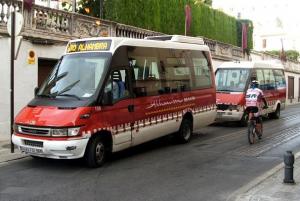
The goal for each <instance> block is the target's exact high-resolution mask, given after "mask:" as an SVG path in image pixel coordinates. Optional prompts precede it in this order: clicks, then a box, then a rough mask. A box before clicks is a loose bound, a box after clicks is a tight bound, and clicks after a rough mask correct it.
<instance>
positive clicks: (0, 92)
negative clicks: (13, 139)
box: [0, 38, 65, 140]
mask: <svg viewBox="0 0 300 201" xmlns="http://www.w3.org/2000/svg"><path fill="white" fill-rule="evenodd" d="M0 47H3V48H1V50H0V140H1V139H2V140H3V139H9V136H10V45H9V41H8V38H0ZM29 50H34V51H35V53H36V60H35V64H28V62H27V58H28V51H29ZM64 50H65V45H55V46H47V45H36V44H32V43H31V42H29V41H23V42H22V44H21V49H20V52H19V55H18V59H17V60H16V61H15V70H14V71H15V92H14V94H15V97H14V98H15V104H14V105H15V107H14V109H15V115H16V114H17V113H18V112H19V111H20V110H21V109H22V108H23V107H24V106H25V105H26V104H27V103H28V102H29V101H30V100H31V99H32V98H33V95H34V92H33V91H34V88H35V87H36V86H37V77H38V58H49V59H58V58H60V57H61V55H62V54H63V52H64Z"/></svg>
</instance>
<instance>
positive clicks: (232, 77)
mask: <svg viewBox="0 0 300 201" xmlns="http://www.w3.org/2000/svg"><path fill="white" fill-rule="evenodd" d="M249 71H250V70H249V69H218V70H217V73H216V86H217V91H225V92H243V91H244V90H245V87H246V83H247V80H248V77H249Z"/></svg>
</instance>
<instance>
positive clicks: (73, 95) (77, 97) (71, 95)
mask: <svg viewBox="0 0 300 201" xmlns="http://www.w3.org/2000/svg"><path fill="white" fill-rule="evenodd" d="M56 96H68V97H74V98H76V99H77V100H81V98H80V97H79V96H77V95H75V94H58V95H56Z"/></svg>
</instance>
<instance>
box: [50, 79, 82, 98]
mask: <svg viewBox="0 0 300 201" xmlns="http://www.w3.org/2000/svg"><path fill="white" fill-rule="evenodd" d="M78 82H80V80H77V81H75V82H73V83H72V84H70V85H69V86H67V87H65V88H64V89H63V90H61V91H57V92H55V93H54V94H53V95H54V96H59V95H62V94H63V93H65V92H67V91H70V90H71V89H72V88H73V87H74V86H75V85H76V84H77V83H78Z"/></svg>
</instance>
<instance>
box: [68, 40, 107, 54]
mask: <svg viewBox="0 0 300 201" xmlns="http://www.w3.org/2000/svg"><path fill="white" fill-rule="evenodd" d="M110 45H111V40H88V41H76V42H70V43H69V44H68V47H67V53H73V52H88V51H107V50H109V49H110Z"/></svg>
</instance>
